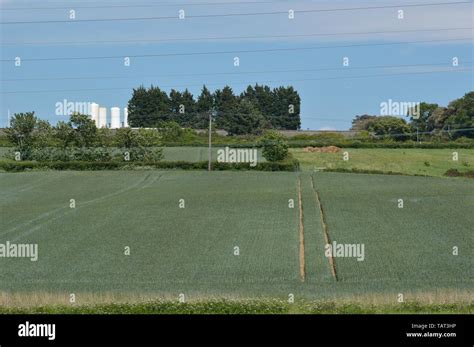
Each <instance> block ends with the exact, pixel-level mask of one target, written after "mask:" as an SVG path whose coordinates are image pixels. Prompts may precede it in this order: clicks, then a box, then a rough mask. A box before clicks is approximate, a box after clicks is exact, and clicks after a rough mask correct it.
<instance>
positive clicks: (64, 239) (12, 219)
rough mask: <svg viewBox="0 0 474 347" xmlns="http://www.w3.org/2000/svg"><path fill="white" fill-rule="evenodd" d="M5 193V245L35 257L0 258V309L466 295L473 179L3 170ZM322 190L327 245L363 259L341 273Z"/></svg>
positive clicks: (441, 299)
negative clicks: (99, 302) (353, 246)
mask: <svg viewBox="0 0 474 347" xmlns="http://www.w3.org/2000/svg"><path fill="white" fill-rule="evenodd" d="M299 180H300V184H299V183H298V182H299ZM298 186H301V203H302V205H301V206H300V205H299V203H298V197H299V193H298ZM0 191H1V192H2V194H1V196H0V209H1V211H2V217H3V218H2V219H1V220H0V243H5V242H6V241H10V242H15V243H37V244H38V247H39V258H38V261H37V262H31V261H30V260H29V259H19V258H0V262H2V266H1V267H0V292H3V293H4V294H3V295H0V305H4V306H8V305H12V304H14V303H15V302H16V303H18V302H21V303H22V304H25V303H28V302H30V303H38V302H42V301H41V300H42V298H44V300H45V301H44V302H46V303H54V302H56V303H58V302H59V303H64V301H65V300H67V298H68V295H69V293H76V294H77V295H78V302H81V300H83V298H86V297H87V298H89V299H88V300H89V301H88V303H94V302H95V301H94V300H95V299H94V298H96V297H97V296H101V295H102V296H103V297H105V298H106V299H104V301H105V302H115V301H117V300H118V298H122V300H124V299H123V298H124V297H125V298H130V300H132V299H133V300H137V301H140V300H141V299H144V298H145V299H152V298H160V299H169V300H176V299H177V298H178V295H179V294H181V293H182V294H184V295H185V297H186V300H202V299H210V298H227V299H236V298H252V299H255V298H267V299H268V298H269V299H280V300H286V298H288V295H289V294H290V293H292V294H294V295H295V297H296V298H297V299H300V300H303V299H304V300H326V301H327V300H340V301H341V302H345V301H347V302H365V303H368V302H369V303H377V304H390V305H396V300H397V295H398V293H403V294H404V295H405V298H406V300H407V301H412V300H418V301H420V302H427V303H431V304H433V303H435V304H440V303H472V294H470V293H472V289H473V271H472V260H471V255H472V251H473V234H472V225H473V217H472V216H473V215H472V210H473V208H474V193H473V192H474V182H473V181H472V180H469V179H452V178H426V177H408V176H380V175H351V174H336V173H316V174H315V175H314V177H311V176H310V174H309V173H300V174H298V173H278V172H277V173H263V172H211V173H207V172H187V171H143V172H136V171H135V172H134V171H120V172H114V171H112V172H110V171H100V172H71V171H69V172H30V173H13V174H9V173H1V174H0ZM316 194H318V195H319V197H320V202H321V205H322V210H323V214H324V219H325V222H326V228H327V232H328V233H329V236H330V239H331V241H336V242H338V243H358V244H364V245H365V259H364V261H360V262H359V261H357V260H356V259H355V258H337V257H336V258H334V260H335V261H334V263H335V267H336V269H337V279H336V278H335V277H334V276H333V274H332V272H331V266H330V262H329V259H328V258H327V257H325V255H324V244H325V239H324V227H323V224H322V219H321V217H322V216H321V213H320V209H319V206H318V199H317V195H316ZM400 198H401V199H403V200H404V208H403V209H400V208H398V206H397V203H398V199H400ZM70 199H75V203H76V207H75V208H74V209H72V208H70ZM180 199H184V208H180V203H183V201H180ZM289 199H293V200H294V202H295V207H294V208H289ZM300 208H301V213H302V221H303V227H304V252H303V256H304V274H305V279H304V281H302V279H301V275H300V273H301V267H302V262H301V248H300V241H301V239H300V219H299V216H300ZM454 246H457V247H459V254H458V255H456V256H455V255H453V254H452V251H453V247H454ZM125 247H130V255H125V254H124V251H125ZM235 247H239V255H235V253H234V252H235V251H236V249H235ZM15 297H16V298H17V299H14V298H15ZM81 298H82V299H81ZM107 298H108V299H107ZM82 302H84V301H82Z"/></svg>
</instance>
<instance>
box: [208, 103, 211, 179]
mask: <svg viewBox="0 0 474 347" xmlns="http://www.w3.org/2000/svg"><path fill="white" fill-rule="evenodd" d="M211 130H212V112H209V163H208V164H207V170H208V171H211V160H212V145H211V144H212V136H211Z"/></svg>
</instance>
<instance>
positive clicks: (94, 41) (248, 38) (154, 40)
mask: <svg viewBox="0 0 474 347" xmlns="http://www.w3.org/2000/svg"><path fill="white" fill-rule="evenodd" d="M472 29H473V28H472V27H460V28H433V29H408V30H388V31H363V32H340V33H309V34H286V35H248V36H214V37H187V38H186V37H185V38H162V39H122V40H85V41H36V42H1V44H2V45H4V46H5V45H64V46H71V45H79V44H81V45H82V44H106V43H112V44H120V43H135V42H139V43H154V42H183V41H219V40H226V41H227V40H260V39H280V38H303V37H324V36H349V35H377V34H403V33H413V32H433V31H456V30H472Z"/></svg>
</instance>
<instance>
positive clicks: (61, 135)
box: [5, 112, 181, 150]
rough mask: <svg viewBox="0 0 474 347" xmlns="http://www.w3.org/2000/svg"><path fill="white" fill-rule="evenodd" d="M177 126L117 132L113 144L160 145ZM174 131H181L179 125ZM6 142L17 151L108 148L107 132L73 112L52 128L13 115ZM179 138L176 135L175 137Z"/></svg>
mask: <svg viewBox="0 0 474 347" xmlns="http://www.w3.org/2000/svg"><path fill="white" fill-rule="evenodd" d="M176 127H177V126H173V125H171V126H168V127H166V128H165V129H164V130H163V131H162V132H159V131H158V130H157V129H139V130H138V131H133V130H132V129H130V128H121V129H117V130H116V133H115V136H114V138H113V145H115V146H118V147H125V148H131V147H140V146H142V147H151V146H159V145H161V139H162V138H163V137H165V138H166V137H167V136H171V135H172V136H176V135H174V134H171V135H170V134H169V133H170V131H172V130H174V129H175V128H176ZM177 128H178V130H181V128H179V126H178V127H177ZM5 132H6V135H7V138H8V140H9V141H10V143H12V144H14V145H15V146H16V147H17V148H18V149H20V150H24V149H32V148H43V147H58V148H67V147H98V146H105V145H110V142H111V141H109V139H108V138H109V137H110V136H111V135H110V130H108V129H98V128H97V127H96V126H95V122H94V121H92V120H91V118H90V117H89V116H88V115H84V114H79V113H74V114H72V115H71V116H70V119H69V121H68V122H64V121H60V122H58V123H57V125H56V126H52V125H51V124H50V123H49V122H48V121H47V120H42V119H39V118H38V117H36V116H35V113H34V112H26V113H16V114H15V115H14V116H13V117H12V119H11V121H10V127H9V128H6V129H5ZM178 136H179V135H178Z"/></svg>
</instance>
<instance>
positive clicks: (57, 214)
mask: <svg viewBox="0 0 474 347" xmlns="http://www.w3.org/2000/svg"><path fill="white" fill-rule="evenodd" d="M151 174H152V173H151V172H150V173H148V175H146V176H145V177H144V178H143V179H141V180H140V181H138V182H137V183H135V184H133V185H131V186H128V187H125V188H122V189H120V190H117V191H115V192H113V193H110V194H106V195H102V196H99V197H97V198H94V199H91V200H86V201H83V202H81V204H80V206H77V207H76V208H75V209H78V208H80V207H82V206H85V205H89V204H91V203H96V202H100V201H103V200H106V199H109V198H112V197H115V196H117V195H120V194H124V193H127V192H128V191H130V190H133V189H143V188H147V187H149V186H150V185H151V184H152V183H155V182H156V181H158V180H159V179H160V178H161V177H162V175H159V176H158V177H157V178H155V179H152V180H151V182H148V179H149V178H150V176H151ZM71 210H72V209H70V208H69V207H68V206H64V207H59V208H56V209H54V210H52V211H48V212H45V213H43V214H41V215H40V216H38V217H36V218H33V219H31V220H29V221H27V222H25V223H22V224H21V225H17V226H16V227H14V228H11V229H9V230H7V231H4V232H2V233H0V236H4V235H7V234H9V233H12V232H14V231H17V230H18V229H23V228H26V227H28V226H30V225H32V224H36V226H35V227H34V228H32V229H30V230H28V231H27V232H24V233H22V234H20V235H18V236H16V237H15V238H14V239H12V240H11V241H17V240H18V239H20V238H22V237H24V236H28V235H30V234H31V233H33V232H35V231H36V230H38V229H39V228H41V227H42V226H43V225H44V224H45V223H48V222H52V221H55V220H57V219H59V218H61V217H63V216H64V215H65V214H67V213H68V212H70V211H71ZM61 212H62V213H61ZM50 216H51V218H48V217H50Z"/></svg>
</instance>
